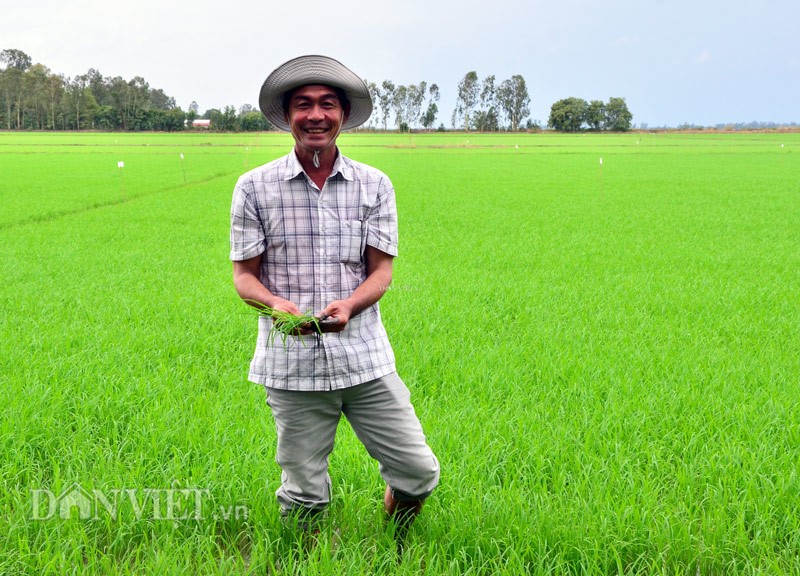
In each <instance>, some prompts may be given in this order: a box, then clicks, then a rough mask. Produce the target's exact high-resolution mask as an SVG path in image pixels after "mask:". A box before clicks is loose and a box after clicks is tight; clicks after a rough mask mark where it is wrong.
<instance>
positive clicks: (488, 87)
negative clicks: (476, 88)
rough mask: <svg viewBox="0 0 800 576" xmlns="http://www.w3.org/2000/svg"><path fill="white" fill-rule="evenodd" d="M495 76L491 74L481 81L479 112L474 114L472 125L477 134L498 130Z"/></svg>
mask: <svg viewBox="0 0 800 576" xmlns="http://www.w3.org/2000/svg"><path fill="white" fill-rule="evenodd" d="M494 80H495V76H494V74H491V75H489V76H487V77H486V78H484V79H483V83H482V84H481V92H480V105H481V107H480V110H478V111H477V112H476V113H475V116H474V118H473V122H472V125H473V126H474V128H475V129H476V130H478V131H479V132H493V131H497V130H499V129H500V127H499V123H498V119H497V109H496V107H495V106H496V102H497V89H496V88H495V85H494Z"/></svg>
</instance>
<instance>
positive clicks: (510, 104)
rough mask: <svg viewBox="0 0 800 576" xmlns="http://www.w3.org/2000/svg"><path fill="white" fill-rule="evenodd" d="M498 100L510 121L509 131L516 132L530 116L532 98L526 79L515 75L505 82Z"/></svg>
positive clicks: (501, 86)
mask: <svg viewBox="0 0 800 576" xmlns="http://www.w3.org/2000/svg"><path fill="white" fill-rule="evenodd" d="M497 100H498V102H499V104H500V107H501V108H502V109H503V112H504V113H505V116H506V118H507V120H508V127H509V129H510V130H511V131H512V132H516V131H517V130H518V129H519V127H520V125H521V124H522V121H523V120H524V119H525V118H527V117H528V114H530V109H529V108H528V106H529V104H530V102H531V97H530V95H529V94H528V87H527V86H526V84H525V78H523V77H522V76H521V75H519V74H515V75H513V76H512V77H511V78H509V79H508V80H503V82H502V83H501V84H500V88H498V90H497Z"/></svg>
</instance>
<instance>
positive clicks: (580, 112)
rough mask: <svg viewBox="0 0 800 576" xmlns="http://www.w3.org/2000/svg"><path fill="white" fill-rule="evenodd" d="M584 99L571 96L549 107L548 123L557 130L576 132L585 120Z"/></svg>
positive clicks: (585, 106)
mask: <svg viewBox="0 0 800 576" xmlns="http://www.w3.org/2000/svg"><path fill="white" fill-rule="evenodd" d="M588 106H589V105H588V104H587V102H586V100H584V99H582V98H576V97H574V96H571V97H569V98H564V99H563V100H559V101H558V102H555V103H554V104H553V105H552V106H551V107H550V120H549V121H548V125H549V126H550V127H551V128H553V129H554V130H558V131H559V132H577V131H578V130H580V129H581V127H582V126H583V123H584V122H585V121H586V109H587V107H588Z"/></svg>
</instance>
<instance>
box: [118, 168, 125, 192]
mask: <svg viewBox="0 0 800 576" xmlns="http://www.w3.org/2000/svg"><path fill="white" fill-rule="evenodd" d="M117 168H119V185H120V194H121V196H122V199H123V200H124V199H125V170H124V168H125V162H123V161H122V160H120V161H119V162H117Z"/></svg>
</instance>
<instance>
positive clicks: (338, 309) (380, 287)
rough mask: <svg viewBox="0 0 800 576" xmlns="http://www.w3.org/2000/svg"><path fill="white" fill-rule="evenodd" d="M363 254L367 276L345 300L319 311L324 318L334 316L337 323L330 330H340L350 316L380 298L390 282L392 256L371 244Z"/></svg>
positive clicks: (343, 327) (335, 302)
mask: <svg viewBox="0 0 800 576" xmlns="http://www.w3.org/2000/svg"><path fill="white" fill-rule="evenodd" d="M364 256H365V258H366V261H367V278H366V280H364V281H363V282H362V283H361V285H360V286H359V287H358V288H356V289H355V290H354V291H353V293H352V294H351V295H350V297H349V298H347V299H346V300H336V301H334V302H331V303H330V304H328V306H327V307H326V308H325V309H324V310H323V311H322V312H321V313H320V317H322V318H325V317H329V316H335V317H336V319H337V320H338V323H337V324H335V325H334V326H332V329H331V331H333V332H341V331H342V330H344V329H345V326H347V323H348V322H349V321H350V318H352V317H353V316H355V315H356V314H358V313H359V312H361V311H362V310H364V309H366V308H369V307H370V306H372V305H373V304H375V302H377V301H378V300H380V299H381V296H383V294H384V293H385V292H386V290H387V289H388V288H389V284H391V283H392V260H393V259H394V256H391V255H390V254H387V253H386V252H382V251H381V250H378V249H377V248H374V247H372V246H369V245H368V246H367V248H366V250H365V252H364Z"/></svg>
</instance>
